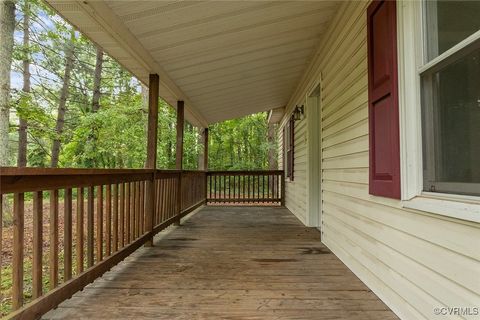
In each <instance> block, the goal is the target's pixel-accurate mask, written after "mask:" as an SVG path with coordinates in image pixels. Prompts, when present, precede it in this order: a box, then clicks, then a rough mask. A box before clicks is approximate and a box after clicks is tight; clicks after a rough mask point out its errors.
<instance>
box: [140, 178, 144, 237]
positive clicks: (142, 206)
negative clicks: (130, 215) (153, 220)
mask: <svg viewBox="0 0 480 320" xmlns="http://www.w3.org/2000/svg"><path fill="white" fill-rule="evenodd" d="M144 233H145V181H142V182H140V234H144Z"/></svg>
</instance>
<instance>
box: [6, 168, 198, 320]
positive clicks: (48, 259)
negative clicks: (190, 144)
mask: <svg viewBox="0 0 480 320" xmlns="http://www.w3.org/2000/svg"><path fill="white" fill-rule="evenodd" d="M205 184H206V173H205V172H203V171H199V172H193V171H177V170H156V171H154V170H148V169H139V170H103V169H41V168H0V191H1V194H2V197H1V198H2V199H5V201H6V202H8V204H7V203H2V204H0V208H1V209H0V218H1V220H2V221H3V220H4V219H3V215H4V214H5V213H6V212H3V208H4V206H6V207H8V206H9V203H10V202H12V203H13V242H11V243H10V246H9V247H10V248H11V250H10V251H11V252H10V255H7V256H10V257H11V259H10V260H11V261H3V263H2V261H1V260H0V265H1V266H2V270H9V271H10V272H11V276H10V275H9V276H10V277H11V283H12V286H11V287H12V290H11V296H10V297H2V300H5V299H7V300H8V299H10V300H11V307H12V310H13V312H12V313H10V314H9V315H8V318H22V319H24V318H25V319H33V318H38V317H40V316H41V315H42V314H44V313H46V312H47V311H48V310H50V309H52V308H54V307H56V306H57V305H58V304H59V303H60V302H62V301H63V300H65V299H68V298H70V297H71V296H72V295H73V294H74V293H75V292H77V291H78V290H80V289H82V288H83V287H85V286H86V285H87V284H89V283H90V282H92V281H94V280H95V279H96V278H98V277H99V276H101V275H102V274H103V273H105V272H106V271H108V270H109V269H110V268H111V267H113V266H114V265H116V264H117V263H119V262H120V261H122V260H123V259H124V258H125V257H127V256H128V255H130V254H131V253H132V252H134V251H135V250H136V249H138V248H139V247H140V246H142V245H143V244H149V243H150V241H151V240H152V238H153V236H154V235H155V234H156V233H157V232H159V231H161V230H162V229H164V228H165V227H167V226H169V225H170V224H172V223H174V222H179V221H180V218H181V217H182V216H184V215H186V214H187V213H189V212H191V211H193V210H194V209H195V208H197V207H199V206H200V205H202V204H204V203H205V198H206V197H205ZM26 213H28V214H26ZM59 221H63V223H59ZM59 227H62V229H63V230H62V231H61V232H60V230H59ZM26 230H27V231H28V232H29V234H30V232H31V235H32V236H31V237H28V238H26V237H25V233H26V232H25V231H26ZM0 236H2V237H3V233H2V230H1V229H0ZM2 237H0V239H1V238H2ZM0 249H2V243H1V240H0ZM7 249H9V248H7ZM2 256H5V255H2ZM0 259H1V258H0ZM6 265H9V267H6ZM10 272H4V274H7V273H8V274H10ZM0 280H1V279H0ZM0 283H1V281H0Z"/></svg>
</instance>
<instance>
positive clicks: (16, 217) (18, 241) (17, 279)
mask: <svg viewBox="0 0 480 320" xmlns="http://www.w3.org/2000/svg"><path fill="white" fill-rule="evenodd" d="M24 198H25V195H24V194H23V193H15V194H14V196H13V261H12V307H13V310H17V309H19V308H20V307H21V306H22V304H23V255H24V243H23V240H24V239H23V238H24V210H25V206H24V204H25V201H24Z"/></svg>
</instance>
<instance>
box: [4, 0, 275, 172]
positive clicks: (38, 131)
mask: <svg viewBox="0 0 480 320" xmlns="http://www.w3.org/2000/svg"><path fill="white" fill-rule="evenodd" d="M27 3H28V6H26V4H27ZM27 9H28V12H29V14H30V27H29V30H30V45H29V46H27V47H25V46H24V45H23V41H22V40H23V39H22V37H23V32H22V30H23V25H22V24H23V14H24V12H25V10H27ZM17 20H18V21H17V31H16V36H15V57H14V66H13V70H14V73H15V74H16V75H17V78H19V79H21V74H22V72H23V61H22V60H23V59H24V58H25V57H28V58H29V59H30V63H31V68H30V71H31V92H30V93H27V92H23V91H22V90H21V81H17V83H18V84H17V86H16V87H15V88H14V89H13V90H12V101H13V108H12V110H13V111H14V115H13V116H12V120H11V121H12V130H11V141H12V144H11V149H12V150H11V151H12V152H11V154H12V155H13V156H12V157H11V160H10V161H11V164H12V165H13V164H14V163H16V159H15V156H16V148H17V144H16V143H15V141H17V139H18V133H17V128H18V119H19V118H20V117H21V118H23V119H26V120H27V122H28V146H27V162H28V166H34V167H44V166H48V165H49V164H50V157H51V149H52V143H53V140H54V139H59V140H60V141H61V149H60V158H59V166H60V167H81V168H142V167H143V166H144V163H145V157H146V133H147V110H148V106H147V105H146V103H145V95H146V92H145V89H144V88H142V85H141V84H140V82H139V81H138V80H137V79H135V78H134V77H133V76H132V75H131V74H130V73H129V72H128V71H126V70H125V69H124V68H123V67H122V66H120V65H119V64H118V63H117V62H116V61H115V60H113V59H112V58H110V57H108V56H107V55H105V56H104V61H103V71H102V74H101V96H100V109H99V110H98V111H97V112H93V110H92V98H93V83H94V71H95V62H96V47H95V45H94V44H93V43H91V42H90V41H89V40H88V39H87V38H86V37H84V36H82V35H80V34H78V33H76V34H75V37H73V44H74V67H73V70H72V77H71V81H70V85H69V88H68V90H69V97H68V100H67V105H66V109H67V110H66V114H65V125H64V130H63V132H62V134H61V135H60V136H58V135H57V133H56V131H55V125H56V119H57V112H58V104H59V96H60V90H61V88H62V85H63V80H64V79H63V75H64V69H65V59H66V57H65V48H66V46H67V45H68V44H69V43H71V42H72V34H73V33H74V32H75V31H73V28H72V27H71V26H70V25H68V24H67V23H66V22H65V21H63V19H61V18H60V17H58V16H56V15H55V13H54V12H53V11H52V10H51V9H50V8H49V7H48V6H46V5H45V4H44V3H43V2H42V1H39V0H19V5H18V6H17ZM175 122H176V114H175V110H174V109H173V108H171V107H170V106H168V105H167V104H166V103H165V102H164V101H161V102H160V105H159V115H158V141H157V149H158V152H157V167H158V168H166V169H173V168H175V154H176V152H175V146H176V132H175V128H176V126H175ZM199 139H200V134H199V129H198V128H195V127H193V126H191V125H190V124H189V123H186V124H185V133H184V163H183V166H184V168H186V169H196V168H197V166H198V159H199V156H201V154H202V148H203V146H202V145H201V144H199ZM269 148H275V146H269V144H268V142H267V123H266V114H265V113H260V114H256V115H251V116H248V117H244V118H242V119H235V120H230V121H226V122H223V123H217V124H214V125H212V126H211V127H210V144H209V151H210V152H209V153H210V155H209V156H210V157H209V167H210V169H232V170H235V169H265V168H267V167H268V158H267V151H268V149H269Z"/></svg>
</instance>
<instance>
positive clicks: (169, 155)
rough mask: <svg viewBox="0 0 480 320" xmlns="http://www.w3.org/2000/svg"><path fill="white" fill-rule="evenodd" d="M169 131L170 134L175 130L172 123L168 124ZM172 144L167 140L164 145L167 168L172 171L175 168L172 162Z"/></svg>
mask: <svg viewBox="0 0 480 320" xmlns="http://www.w3.org/2000/svg"><path fill="white" fill-rule="evenodd" d="M168 127H169V131H170V132H172V131H173V130H175V127H174V126H173V123H168ZM172 148H173V144H172V141H171V140H170V139H168V141H167V144H166V149H167V150H166V151H167V152H166V153H167V168H168V169H172V168H173V167H174V166H175V162H174V161H173V152H172Z"/></svg>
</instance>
